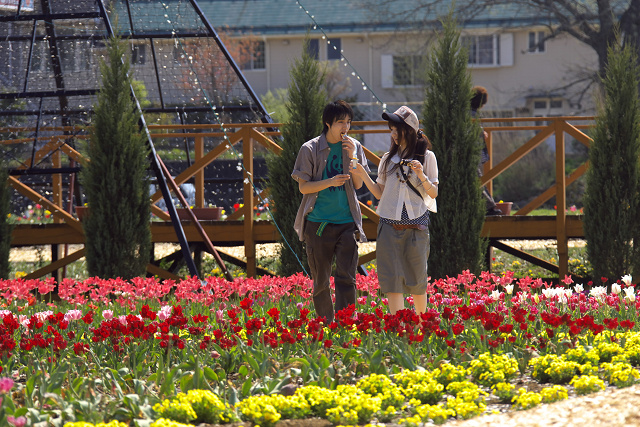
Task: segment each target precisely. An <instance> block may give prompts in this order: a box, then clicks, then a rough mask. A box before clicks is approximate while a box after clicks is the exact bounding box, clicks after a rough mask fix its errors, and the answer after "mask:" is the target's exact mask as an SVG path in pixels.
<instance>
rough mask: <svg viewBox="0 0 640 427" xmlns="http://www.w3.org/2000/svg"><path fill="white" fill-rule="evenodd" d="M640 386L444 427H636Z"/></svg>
mask: <svg viewBox="0 0 640 427" xmlns="http://www.w3.org/2000/svg"><path fill="white" fill-rule="evenodd" d="M639 404H640V385H635V386H633V387H629V388H624V389H615V388H608V389H606V390H604V391H602V392H599V393H594V394H589V395H587V396H580V397H572V398H569V399H567V400H564V401H561V402H556V403H552V404H548V405H540V406H537V407H535V408H533V409H529V410H528V411H514V412H506V413H501V414H491V415H483V416H481V417H476V418H472V419H470V420H466V421H452V422H449V423H446V424H445V425H446V426H447V427H485V426H504V427H507V426H518V427H551V426H554V427H582V426H589V427H623V426H640V407H639Z"/></svg>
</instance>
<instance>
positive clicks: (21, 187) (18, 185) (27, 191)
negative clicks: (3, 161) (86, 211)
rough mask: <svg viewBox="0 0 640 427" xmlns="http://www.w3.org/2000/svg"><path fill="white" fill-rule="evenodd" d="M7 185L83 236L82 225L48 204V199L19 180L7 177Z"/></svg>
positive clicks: (61, 210) (50, 203)
mask: <svg viewBox="0 0 640 427" xmlns="http://www.w3.org/2000/svg"><path fill="white" fill-rule="evenodd" d="M9 184H11V186H12V187H13V188H15V189H16V190H18V192H19V193H20V194H22V195H23V196H26V197H27V198H29V199H30V200H32V201H33V202H35V203H40V204H41V205H42V206H44V207H46V208H47V209H48V210H49V211H50V212H51V214H52V215H53V216H54V217H56V218H60V219H62V220H64V222H65V223H67V224H69V226H70V227H71V228H73V229H74V230H76V231H78V232H80V233H82V234H84V230H83V229H82V224H80V221H78V220H77V219H76V218H74V217H72V216H71V214H69V213H67V212H66V211H65V210H64V209H62V208H61V207H60V206H58V205H56V204H55V203H52V202H50V201H49V199H47V198H46V197H44V196H43V195H41V194H40V193H38V192H36V191H35V190H33V189H32V188H31V187H29V186H27V185H25V184H23V183H22V182H20V180H18V179H17V178H15V177H13V176H9Z"/></svg>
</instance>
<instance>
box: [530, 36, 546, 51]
mask: <svg viewBox="0 0 640 427" xmlns="http://www.w3.org/2000/svg"><path fill="white" fill-rule="evenodd" d="M545 49H546V46H545V34H544V31H530V32H529V52H538V53H542V52H544V51H545Z"/></svg>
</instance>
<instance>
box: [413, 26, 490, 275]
mask: <svg viewBox="0 0 640 427" xmlns="http://www.w3.org/2000/svg"><path fill="white" fill-rule="evenodd" d="M467 61H468V53H467V51H466V49H464V48H463V47H462V45H461V43H460V31H459V29H458V27H457V25H456V22H455V20H454V18H453V17H452V15H451V14H450V15H449V17H448V18H446V20H445V21H443V30H442V33H441V34H440V35H439V38H438V41H437V44H436V46H435V49H434V51H433V52H432V54H431V55H430V58H429V64H428V66H427V70H428V71H427V85H426V90H425V92H426V94H425V101H424V106H423V118H424V120H423V124H424V129H425V134H426V135H427V136H428V137H429V140H430V141H431V143H432V144H433V152H434V153H435V155H436V158H437V161H438V172H439V181H440V183H439V185H438V198H437V202H438V212H437V213H436V214H433V215H431V217H430V221H431V222H430V227H429V230H430V233H431V254H430V256H429V275H430V276H431V277H432V278H434V279H436V278H444V277H446V276H450V277H453V276H457V275H458V274H460V273H461V272H462V271H463V270H467V269H468V270H471V272H473V273H479V271H480V269H481V267H482V262H483V253H484V249H485V247H486V242H485V241H484V239H482V238H481V237H480V233H481V231H482V225H483V224H484V215H485V203H484V201H483V199H482V194H481V188H480V184H479V178H478V172H477V168H478V163H479V161H480V149H481V144H480V143H481V141H482V139H481V136H480V127H479V124H478V123H476V122H474V121H473V120H472V118H471V113H470V100H471V89H472V83H471V77H470V75H469V72H468V70H467Z"/></svg>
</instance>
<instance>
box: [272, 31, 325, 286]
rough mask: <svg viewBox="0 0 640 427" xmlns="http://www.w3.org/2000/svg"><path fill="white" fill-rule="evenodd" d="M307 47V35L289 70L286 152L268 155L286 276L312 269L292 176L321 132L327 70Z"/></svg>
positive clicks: (299, 196)
mask: <svg viewBox="0 0 640 427" xmlns="http://www.w3.org/2000/svg"><path fill="white" fill-rule="evenodd" d="M308 47H309V39H308V37H307V39H306V40H305V43H304V47H303V49H302V56H301V57H300V58H298V59H296V60H295V62H294V64H293V67H292V68H291V72H290V76H291V81H290V83H289V90H288V94H289V95H288V100H287V103H286V109H287V112H288V117H289V121H288V122H286V124H285V125H284V126H283V127H282V141H281V144H282V149H283V151H282V153H281V154H280V155H279V156H270V157H269V158H268V168H269V191H270V194H271V200H272V202H273V204H272V206H273V208H274V209H273V210H272V212H273V217H274V220H275V222H276V224H277V225H278V226H279V228H280V232H281V234H282V235H281V244H280V265H279V268H278V274H280V275H283V276H289V275H291V274H294V273H296V272H299V271H302V266H301V265H300V262H302V264H303V266H304V268H305V270H307V271H309V269H308V265H307V255H306V253H305V250H304V248H303V246H302V242H300V239H299V237H298V235H297V234H296V232H295V230H294V229H293V223H294V221H295V218H296V213H297V212H298V207H299V206H300V202H301V201H302V194H301V193H300V190H299V189H298V183H297V182H296V181H295V180H294V179H292V178H291V172H292V171H293V167H294V165H295V162H296V158H297V156H298V151H300V147H302V144H304V143H305V142H307V141H308V140H310V139H312V138H315V137H316V136H318V135H320V134H321V133H322V111H323V110H324V107H325V105H326V104H327V102H328V99H327V95H326V92H325V89H324V73H323V72H322V71H321V69H320V67H319V64H318V61H316V60H315V59H313V58H312V57H311V56H310V55H309V53H308V52H309V49H308ZM285 241H286V242H285ZM287 243H288V245H290V246H291V248H293V251H291V250H290V249H289V246H288V245H287ZM296 257H297V258H296ZM298 259H299V260H300V262H299V261H298Z"/></svg>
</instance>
